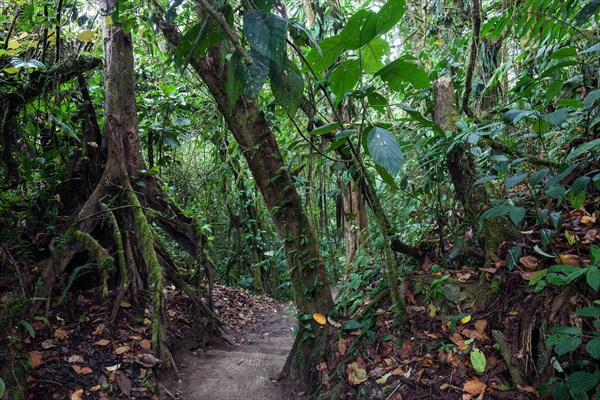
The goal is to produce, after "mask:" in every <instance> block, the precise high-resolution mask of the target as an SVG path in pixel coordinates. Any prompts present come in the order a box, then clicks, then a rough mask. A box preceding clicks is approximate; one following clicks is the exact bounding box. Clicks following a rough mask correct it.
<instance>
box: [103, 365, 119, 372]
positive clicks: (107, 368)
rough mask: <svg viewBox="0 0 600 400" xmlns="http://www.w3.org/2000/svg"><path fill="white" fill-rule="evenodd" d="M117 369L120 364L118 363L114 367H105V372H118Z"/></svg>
mask: <svg viewBox="0 0 600 400" xmlns="http://www.w3.org/2000/svg"><path fill="white" fill-rule="evenodd" d="M119 368H121V364H120V363H119V364H115V365H111V366H109V367H106V370H107V371H108V372H114V371H116V370H118V369H119Z"/></svg>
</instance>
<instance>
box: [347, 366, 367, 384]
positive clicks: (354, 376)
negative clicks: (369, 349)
mask: <svg viewBox="0 0 600 400" xmlns="http://www.w3.org/2000/svg"><path fill="white" fill-rule="evenodd" d="M346 373H347V375H348V382H350V384H351V385H353V386H356V385H360V384H361V383H363V382H365V381H366V380H367V378H368V376H367V371H366V370H365V369H364V368H361V367H360V366H359V365H358V363H357V362H356V361H355V362H353V363H352V364H349V368H346Z"/></svg>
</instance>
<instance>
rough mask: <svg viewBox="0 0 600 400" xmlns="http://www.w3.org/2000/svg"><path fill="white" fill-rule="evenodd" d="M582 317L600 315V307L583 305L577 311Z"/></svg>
mask: <svg viewBox="0 0 600 400" xmlns="http://www.w3.org/2000/svg"><path fill="white" fill-rule="evenodd" d="M575 314H577V315H579V316H580V317H600V307H582V308H579V309H577V311H575Z"/></svg>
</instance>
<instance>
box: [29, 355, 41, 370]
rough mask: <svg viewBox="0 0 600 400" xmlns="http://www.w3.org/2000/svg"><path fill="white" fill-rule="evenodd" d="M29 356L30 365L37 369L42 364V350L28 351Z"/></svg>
mask: <svg viewBox="0 0 600 400" xmlns="http://www.w3.org/2000/svg"><path fill="white" fill-rule="evenodd" d="M29 358H30V359H31V366H32V367H33V369H38V368H39V367H40V365H41V364H42V352H41V351H30V352H29Z"/></svg>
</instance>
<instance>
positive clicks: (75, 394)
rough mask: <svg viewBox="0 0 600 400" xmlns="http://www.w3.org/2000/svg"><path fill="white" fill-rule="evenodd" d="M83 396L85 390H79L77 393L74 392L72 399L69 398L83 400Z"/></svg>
mask: <svg viewBox="0 0 600 400" xmlns="http://www.w3.org/2000/svg"><path fill="white" fill-rule="evenodd" d="M81 395H83V389H77V390H76V391H74V392H73V394H72V395H71V397H69V399H70V400H82V397H81Z"/></svg>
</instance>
